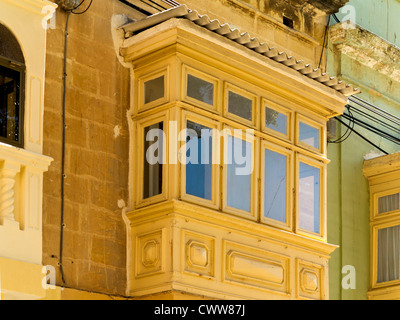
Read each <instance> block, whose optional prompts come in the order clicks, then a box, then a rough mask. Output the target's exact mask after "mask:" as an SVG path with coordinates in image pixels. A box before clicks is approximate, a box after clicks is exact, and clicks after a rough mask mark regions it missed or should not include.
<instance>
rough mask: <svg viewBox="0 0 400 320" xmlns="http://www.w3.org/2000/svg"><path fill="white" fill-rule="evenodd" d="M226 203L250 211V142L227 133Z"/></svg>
mask: <svg viewBox="0 0 400 320" xmlns="http://www.w3.org/2000/svg"><path fill="white" fill-rule="evenodd" d="M227 144H228V145H227V155H228V164H227V181H226V185H227V187H226V189H227V205H228V206H229V207H232V208H236V209H239V210H244V211H247V212H250V208H251V169H250V168H251V161H252V159H251V143H250V142H247V141H244V140H242V139H239V138H235V137H232V136H229V135H228V139H227Z"/></svg>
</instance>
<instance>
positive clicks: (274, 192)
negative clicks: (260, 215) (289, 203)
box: [264, 149, 287, 222]
mask: <svg viewBox="0 0 400 320" xmlns="http://www.w3.org/2000/svg"><path fill="white" fill-rule="evenodd" d="M286 164H287V156H285V155H283V154H280V153H277V152H274V151H271V150H268V149H265V177H264V190H265V191H264V192H265V193H264V216H265V217H266V218H270V219H274V220H278V221H281V222H286V182H287V172H286V170H287V169H286V168H287V165H286Z"/></svg>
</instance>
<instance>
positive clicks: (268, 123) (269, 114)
mask: <svg viewBox="0 0 400 320" xmlns="http://www.w3.org/2000/svg"><path fill="white" fill-rule="evenodd" d="M265 127H267V128H269V129H272V130H275V131H277V132H280V133H282V134H284V135H287V116H286V115H285V114H283V113H280V112H278V111H276V110H273V109H270V108H268V107H265Z"/></svg>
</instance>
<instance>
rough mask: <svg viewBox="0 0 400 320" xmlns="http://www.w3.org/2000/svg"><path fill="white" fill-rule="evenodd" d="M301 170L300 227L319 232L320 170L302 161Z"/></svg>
mask: <svg viewBox="0 0 400 320" xmlns="http://www.w3.org/2000/svg"><path fill="white" fill-rule="evenodd" d="M299 170H300V172H299V174H300V178H299V227H300V228H301V229H303V230H307V231H311V232H315V233H319V204H320V203H319V202H320V199H319V196H320V190H319V184H320V183H319V179H320V171H319V169H318V168H315V167H313V166H310V165H308V164H305V163H302V162H300V167H299Z"/></svg>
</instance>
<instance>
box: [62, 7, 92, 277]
mask: <svg viewBox="0 0 400 320" xmlns="http://www.w3.org/2000/svg"><path fill="white" fill-rule="evenodd" d="M84 2H85V0H82V1H81V2H80V3H79V4H78V5H77V6H76V7H74V8H73V9H72V10H67V11H66V21H65V30H64V66H63V72H64V74H63V100H62V143H61V144H62V150H61V219H60V257H59V267H60V272H61V281H62V282H63V284H65V274H64V268H63V248H64V228H65V224H64V208H65V178H66V175H65V141H66V139H65V136H66V130H65V129H66V127H67V124H66V117H65V110H66V95H67V94H66V93H67V53H68V25H69V18H70V16H71V14H76V15H80V14H84V13H85V12H87V11H88V10H89V9H90V7H91V5H92V3H93V0H90V3H89V5H88V6H87V7H86V9H84V10H83V11H81V12H75V10H76V9H78V8H79V7H80V6H81V5H82V4H83V3H84Z"/></svg>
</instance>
